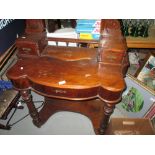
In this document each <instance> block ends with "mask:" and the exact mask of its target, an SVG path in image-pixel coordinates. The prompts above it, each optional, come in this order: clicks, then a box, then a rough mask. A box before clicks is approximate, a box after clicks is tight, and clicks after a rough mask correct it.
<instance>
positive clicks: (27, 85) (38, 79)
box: [7, 20, 129, 134]
mask: <svg viewBox="0 0 155 155" xmlns="http://www.w3.org/2000/svg"><path fill="white" fill-rule="evenodd" d="M101 25H102V26H101V37H100V40H99V48H84V47H68V46H67V47H62V46H49V45H48V41H49V40H55V41H56V42H57V41H62V42H66V44H68V42H75V43H77V44H78V43H80V42H84V43H92V44H93V41H90V40H79V39H59V38H47V37H46V31H45V24H44V21H43V20H27V22H26V30H25V34H24V35H23V36H21V37H19V38H18V39H17V40H16V46H17V49H18V54H17V55H18V61H17V63H16V64H15V65H14V66H13V67H12V68H10V69H9V71H8V72H7V77H8V78H9V79H10V80H11V81H12V83H13V85H14V88H15V89H16V90H18V91H19V92H20V94H21V96H22V98H23V100H25V102H26V103H27V107H28V109H29V113H30V115H31V117H32V119H33V123H34V125H36V126H37V127H41V126H42V125H43V124H44V123H45V122H46V121H47V120H48V119H49V117H50V116H51V115H52V114H54V113H55V112H58V111H72V112H77V113H81V114H83V115H85V116H87V117H88V118H89V119H90V120H91V122H92V124H93V127H94V131H95V133H96V134H104V133H105V131H106V128H107V125H108V122H109V118H110V115H111V114H112V112H113V110H114V107H115V105H116V104H117V103H118V102H120V100H121V95H122V92H123V91H124V89H125V88H126V85H125V81H124V75H125V73H126V70H127V67H128V64H129V63H128V57H127V54H126V50H127V44H126V40H125V38H124V37H123V35H122V33H121V28H120V23H119V21H117V20H102V22H101ZM31 90H33V91H35V92H37V93H38V94H40V95H42V96H44V98H45V104H44V106H43V108H42V109H41V110H40V111H37V109H36V108H35V106H34V103H33V100H32V96H31Z"/></svg>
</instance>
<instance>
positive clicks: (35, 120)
mask: <svg viewBox="0 0 155 155" xmlns="http://www.w3.org/2000/svg"><path fill="white" fill-rule="evenodd" d="M20 94H21V96H22V99H23V100H24V101H25V102H26V104H27V107H28V109H29V113H30V116H31V117H32V119H33V124H34V125H36V126H37V127H40V126H41V120H40V117H39V113H38V111H37V109H36V107H35V105H34V103H33V100H32V95H31V91H30V90H21V91H20Z"/></svg>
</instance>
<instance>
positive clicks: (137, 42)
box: [126, 37, 155, 48]
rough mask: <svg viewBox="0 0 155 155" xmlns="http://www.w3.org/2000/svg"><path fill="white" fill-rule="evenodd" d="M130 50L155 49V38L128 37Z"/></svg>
mask: <svg viewBox="0 0 155 155" xmlns="http://www.w3.org/2000/svg"><path fill="white" fill-rule="evenodd" d="M126 41H127V46H128V48H155V37H148V38H142V37H136V38H135V37H126Z"/></svg>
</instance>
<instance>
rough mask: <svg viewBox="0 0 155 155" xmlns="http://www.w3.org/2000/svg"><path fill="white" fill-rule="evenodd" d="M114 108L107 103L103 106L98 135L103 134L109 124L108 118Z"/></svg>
mask: <svg viewBox="0 0 155 155" xmlns="http://www.w3.org/2000/svg"><path fill="white" fill-rule="evenodd" d="M114 108H115V105H113V104H108V103H105V104H104V117H103V120H102V122H101V125H100V131H99V133H100V134H105V131H106V128H107V126H108V123H109V119H110V116H111V114H112V113H113V111H114Z"/></svg>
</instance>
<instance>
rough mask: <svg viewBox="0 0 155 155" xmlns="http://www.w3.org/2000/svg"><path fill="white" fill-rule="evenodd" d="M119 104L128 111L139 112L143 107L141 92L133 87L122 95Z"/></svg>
mask: <svg viewBox="0 0 155 155" xmlns="http://www.w3.org/2000/svg"><path fill="white" fill-rule="evenodd" d="M120 104H121V106H122V108H123V109H125V110H126V111H128V112H139V111H140V110H141V109H142V108H143V104H144V99H143V96H142V94H141V93H140V92H139V91H138V90H137V89H136V88H134V87H131V88H130V90H129V92H128V93H127V94H126V95H124V96H123V98H122V101H121V103H120Z"/></svg>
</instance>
